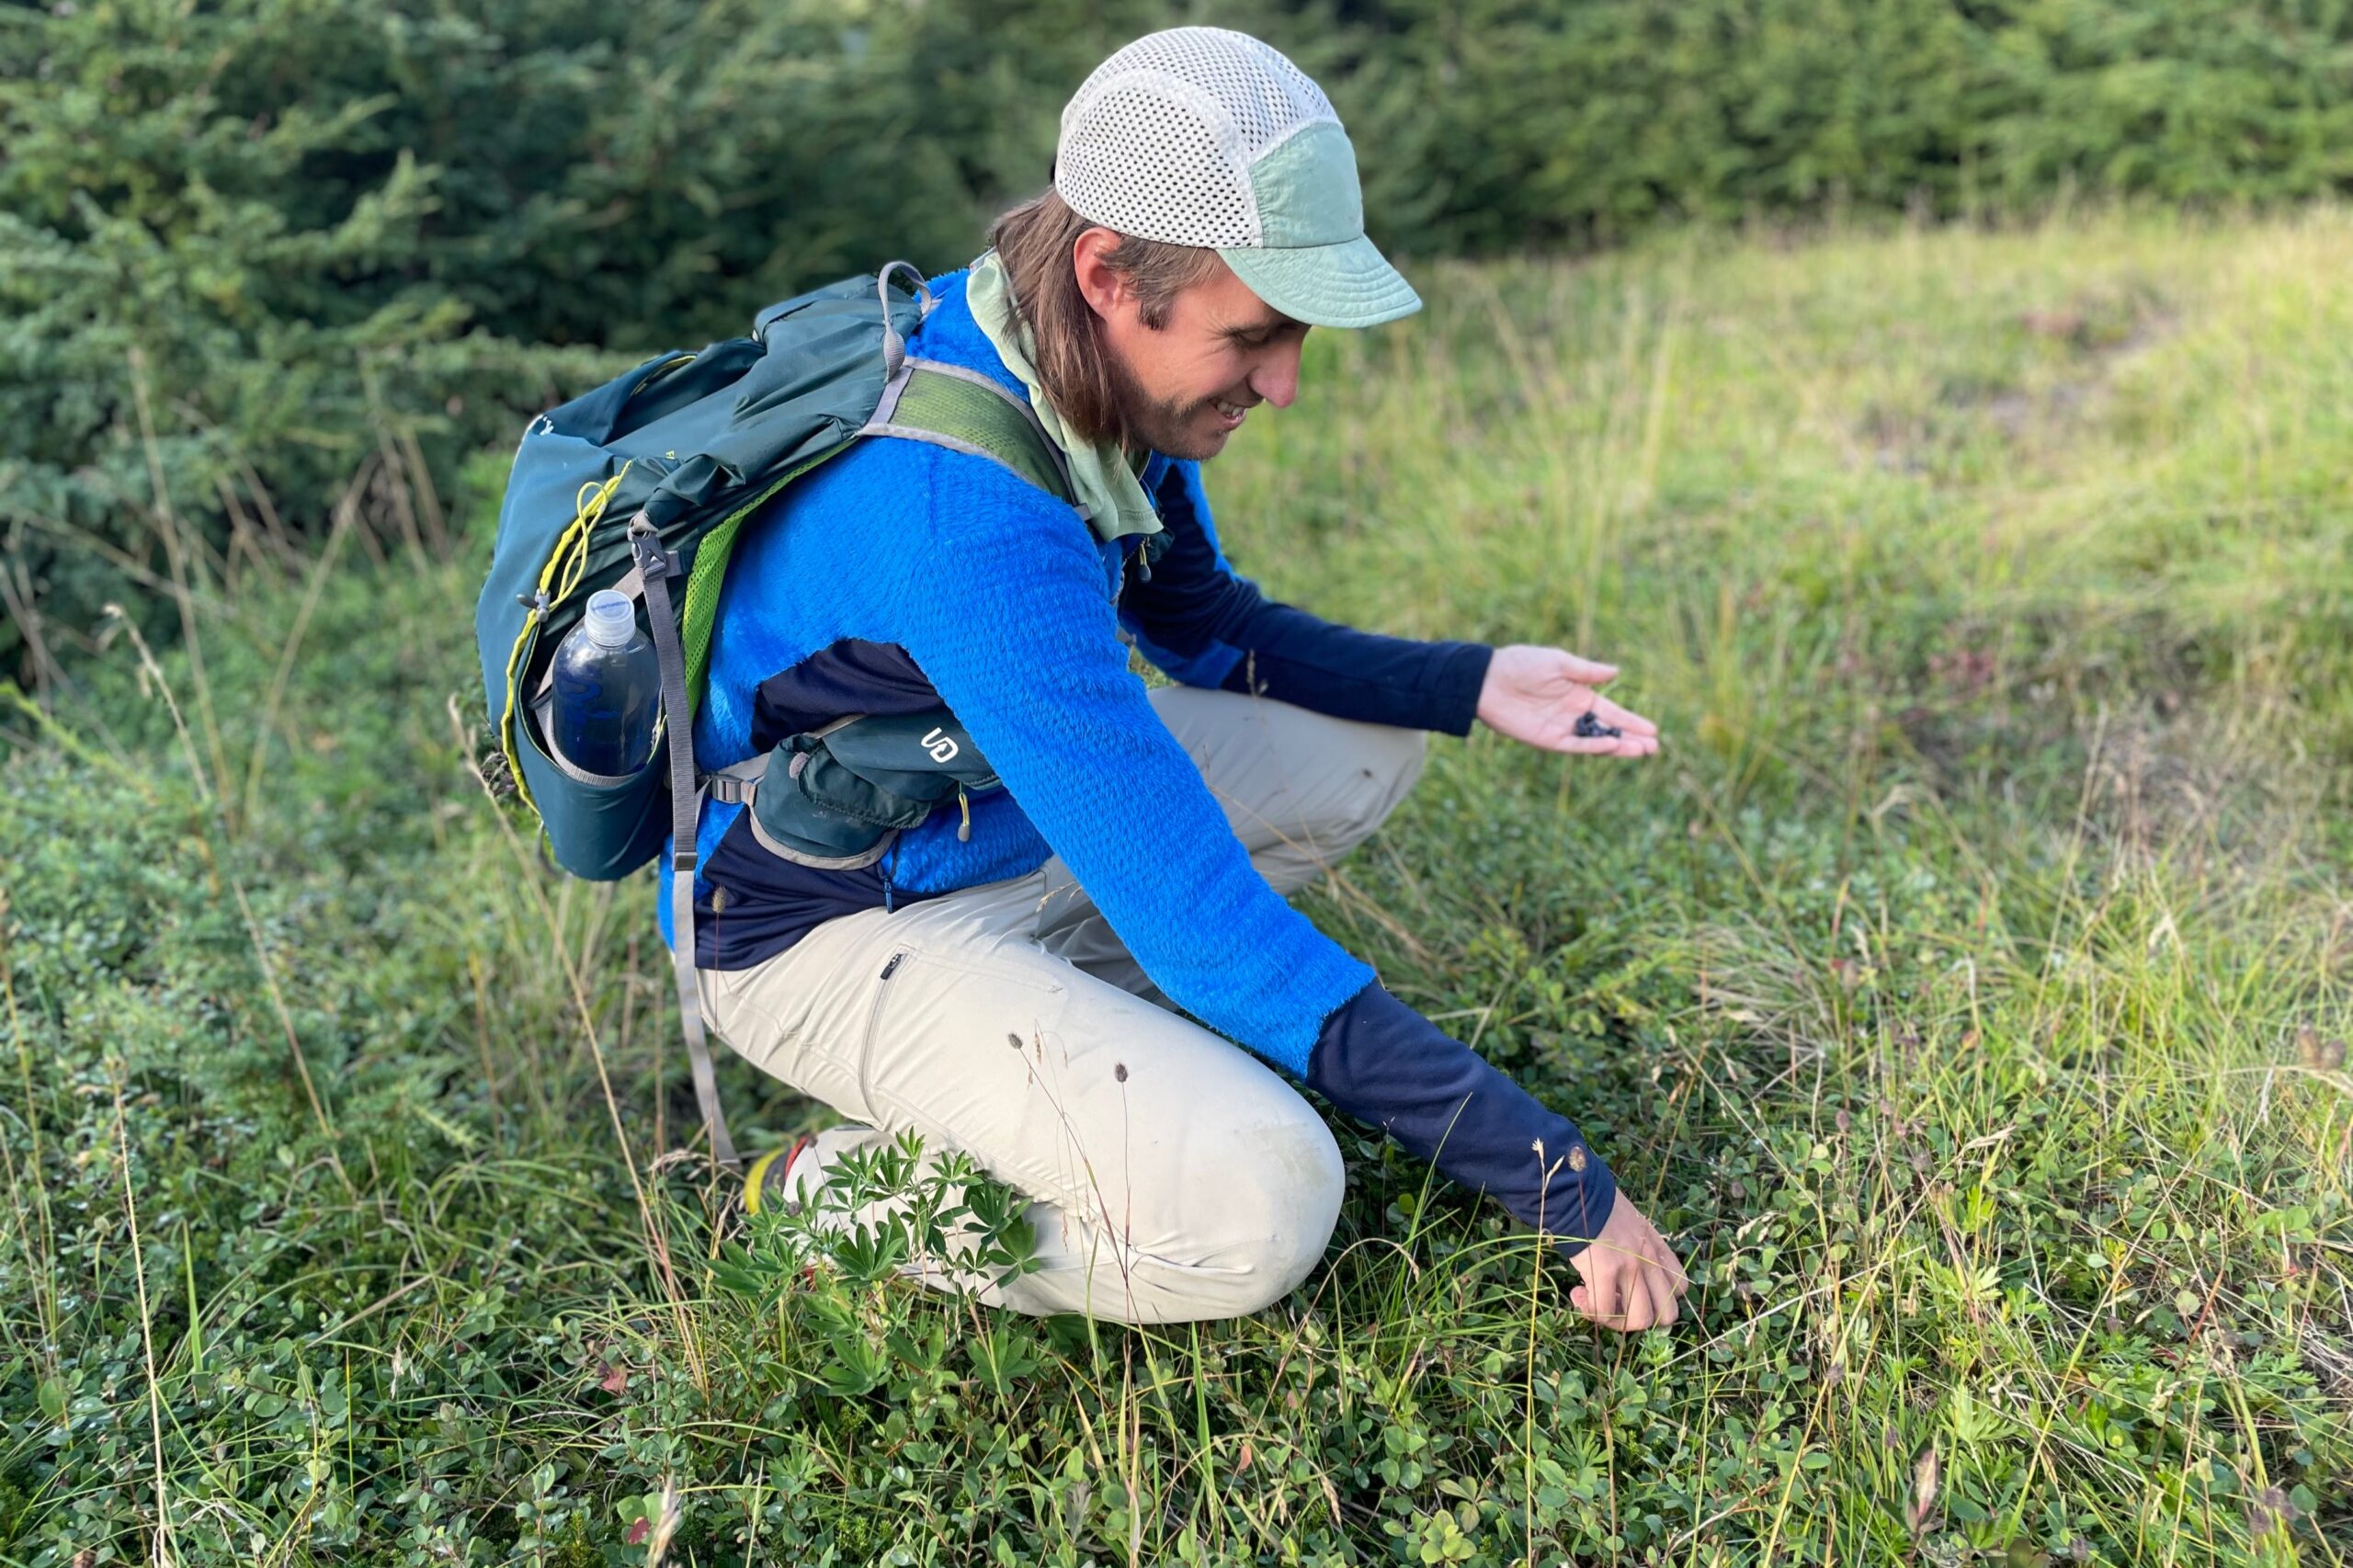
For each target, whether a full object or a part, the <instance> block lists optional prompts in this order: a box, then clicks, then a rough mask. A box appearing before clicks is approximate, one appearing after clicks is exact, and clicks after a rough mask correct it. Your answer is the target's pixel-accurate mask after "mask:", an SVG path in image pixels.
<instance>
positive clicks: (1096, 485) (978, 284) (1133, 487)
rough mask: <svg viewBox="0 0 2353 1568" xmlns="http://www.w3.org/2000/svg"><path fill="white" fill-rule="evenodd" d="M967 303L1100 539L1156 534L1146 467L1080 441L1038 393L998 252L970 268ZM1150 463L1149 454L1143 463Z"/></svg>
mask: <svg viewBox="0 0 2353 1568" xmlns="http://www.w3.org/2000/svg"><path fill="white" fill-rule="evenodd" d="M964 302H965V303H966V304H967V305H969V306H971V307H972V322H973V324H975V325H977V326H978V327H979V328H980V329H981V335H983V336H984V337H986V338H987V339H988V340H989V345H990V347H994V348H995V350H996V352H997V358H1000V359H1003V360H1004V361H1005V366H1006V369H1008V370H1011V371H1012V372H1013V373H1014V374H1015V375H1017V376H1018V377H1020V378H1021V384H1022V385H1023V386H1026V387H1028V388H1029V406H1030V407H1031V409H1032V410H1034V411H1035V412H1036V414H1037V415H1038V423H1039V424H1040V425H1041V426H1044V427H1045V431H1046V434H1047V435H1048V436H1049V437H1051V438H1052V440H1053V443H1054V445H1055V446H1057V447H1060V448H1061V449H1062V450H1063V458H1064V459H1065V460H1067V461H1068V462H1069V464H1070V481H1071V486H1072V488H1073V489H1074V490H1076V491H1077V492H1078V500H1079V505H1081V506H1085V507H1086V520H1087V523H1088V525H1089V526H1090V527H1092V528H1094V529H1095V535H1096V537H1097V539H1100V540H1104V541H1105V542H1106V543H1108V542H1109V541H1110V540H1115V539H1120V538H1121V537H1123V536H1125V535H1128V534H1156V533H1158V532H1159V531H1160V514H1159V513H1157V512H1155V511H1154V510H1153V507H1152V500H1151V498H1150V497H1149V496H1147V495H1145V494H1144V493H1143V483H1142V479H1141V478H1140V477H1139V476H1140V474H1141V473H1142V468H1143V464H1142V463H1137V464H1134V465H1133V466H1131V464H1130V460H1129V458H1128V456H1127V454H1126V453H1125V452H1123V451H1122V450H1120V444H1119V443H1118V442H1117V441H1082V440H1080V439H1079V438H1078V437H1075V436H1074V435H1072V434H1071V433H1070V431H1069V430H1067V429H1066V428H1064V427H1063V421H1062V416H1061V415H1058V414H1056V413H1055V412H1054V406H1053V403H1052V400H1051V399H1050V398H1048V397H1047V396H1046V394H1045V393H1044V392H1042V391H1040V388H1039V385H1038V367H1037V365H1036V363H1035V361H1034V359H1033V358H1032V357H1031V349H1032V348H1033V347H1034V346H1035V344H1036V342H1037V339H1036V338H1035V337H1033V336H1032V335H1030V332H1029V328H1028V327H1027V326H1025V325H1023V324H1021V321H1020V318H1019V317H1018V316H1017V315H1015V313H1014V310H1013V280H1012V279H1011V278H1007V277H1006V274H1005V264H1004V263H1003V262H1001V261H999V260H998V259H997V254H996V252H995V251H994V250H991V251H987V252H984V253H983V255H982V256H981V258H980V259H979V260H978V261H975V262H974V263H972V275H971V276H970V277H969V278H966V279H965V281H964ZM1144 461H1145V462H1150V461H1151V457H1150V455H1149V454H1146V456H1145V459H1144Z"/></svg>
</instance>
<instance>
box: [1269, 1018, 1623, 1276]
mask: <svg viewBox="0 0 2353 1568" xmlns="http://www.w3.org/2000/svg"><path fill="white" fill-rule="evenodd" d="M1307 1086H1308V1087H1309V1088H1311V1089H1313V1090H1314V1091H1315V1092H1316V1093H1317V1094H1320V1095H1322V1096H1324V1098H1325V1099H1327V1100H1330V1101H1331V1102H1332V1103H1333V1104H1334V1105H1335V1106H1336V1107H1338V1108H1340V1109H1341V1110H1344V1111H1346V1112H1347V1114H1348V1115H1350V1116H1353V1117H1355V1118H1357V1119H1358V1120H1361V1121H1369V1122H1371V1123H1373V1124H1374V1125H1376V1126H1378V1127H1380V1128H1381V1129H1382V1130H1383V1131H1386V1132H1387V1133H1388V1134H1389V1136H1390V1137H1392V1138H1393V1139H1395V1140H1396V1141H1397V1142H1398V1143H1399V1144H1400V1145H1402V1146H1403V1147H1404V1148H1405V1149H1406V1150H1408V1151H1409V1152H1411V1153H1415V1154H1417V1155H1419V1156H1421V1157H1422V1158H1423V1159H1426V1160H1427V1161H1429V1162H1430V1163H1431V1164H1432V1165H1436V1166H1437V1167H1438V1170H1439V1172H1440V1173H1441V1174H1443V1175H1444V1176H1447V1177H1448V1178H1449V1180H1452V1181H1456V1182H1460V1183H1461V1184H1462V1185H1463V1186H1465V1187H1477V1188H1480V1189H1482V1190H1483V1191H1485V1192H1487V1193H1488V1194H1489V1195H1491V1196H1492V1197H1494V1198H1495V1200H1496V1201H1497V1202H1499V1203H1501V1204H1502V1205H1503V1206H1504V1207H1505V1208H1506V1210H1509V1211H1510V1212H1511V1214H1512V1215H1513V1216H1514V1217H1515V1218H1517V1219H1519V1220H1522V1221H1526V1222H1527V1223H1529V1224H1530V1225H1534V1226H1536V1227H1537V1228H1538V1229H1540V1230H1541V1231H1543V1232H1544V1233H1546V1234H1548V1235H1551V1236H1552V1237H1554V1238H1556V1239H1557V1240H1558V1241H1559V1242H1560V1244H1561V1249H1562V1251H1563V1252H1564V1253H1567V1254H1570V1255H1574V1254H1576V1253H1578V1252H1581V1251H1583V1250H1584V1249H1585V1246H1586V1244H1587V1243H1588V1242H1590V1241H1591V1240H1592V1239H1593V1237H1594V1236H1595V1235H1597V1234H1598V1233H1599V1232H1600V1230H1601V1227H1602V1226H1603V1225H1605V1224H1607V1223H1608V1220H1609V1211H1610V1210H1611V1208H1612V1207H1613V1206H1615V1205H1616V1203H1617V1201H1618V1181H1617V1178H1616V1177H1615V1176H1611V1175H1610V1174H1609V1167H1608V1165H1606V1164H1604V1163H1603V1161H1602V1158H1601V1156H1600V1155H1599V1154H1597V1153H1594V1151H1593V1149H1592V1147H1591V1146H1590V1145H1588V1144H1587V1143H1586V1139H1585V1134H1584V1133H1582V1132H1580V1131H1577V1128H1576V1124H1575V1123H1574V1122H1573V1121H1571V1120H1570V1119H1568V1118H1567V1117H1565V1116H1563V1115H1561V1114H1559V1113H1558V1112H1557V1111H1552V1110H1547V1109H1546V1108H1544V1107H1543V1106H1542V1105H1541V1104H1540V1103H1539V1102H1538V1101H1537V1099H1536V1097H1535V1096H1532V1095H1530V1094H1529V1092H1528V1091H1527V1090H1525V1089H1523V1088H1521V1087H1520V1086H1519V1085H1517V1084H1515V1083H1513V1082H1512V1081H1511V1080H1510V1079H1509V1078H1507V1077H1506V1076H1505V1075H1504V1074H1502V1073H1501V1072H1499V1071H1498V1070H1497V1069H1496V1068H1495V1066H1493V1065H1492V1064H1491V1063H1489V1062H1487V1060H1486V1059H1485V1058H1484V1057H1482V1056H1481V1055H1480V1054H1479V1053H1478V1052H1477V1051H1472V1049H1471V1048H1470V1047H1469V1046H1467V1045H1464V1044H1463V1043H1462V1042H1461V1040H1455V1039H1454V1038H1452V1037H1451V1036H1449V1035H1448V1034H1447V1033H1446V1032H1445V1031H1444V1030H1443V1029H1440V1028H1438V1026H1437V1025H1436V1024H1433V1023H1431V1022H1430V1021H1429V1020H1428V1019H1427V1018H1425V1017H1422V1016H1421V1014H1419V1013H1417V1012H1415V1010H1414V1009H1413V1008H1411V1007H1408V1006H1405V1004H1404V1003H1403V1002H1400V1001H1399V1000H1397V998H1396V997H1394V996H1392V995H1391V994H1389V991H1388V989H1387V988H1386V987H1385V986H1383V985H1381V983H1380V982H1378V981H1375V982H1374V983H1371V984H1370V985H1368V986H1366V987H1365V988H1364V989H1363V990H1362V991H1360V992H1358V993H1357V994H1356V995H1355V996H1354V997H1352V998H1350V999H1349V1001H1348V1002H1347V1004H1346V1005H1345V1006H1341V1007H1340V1008H1338V1009H1337V1010H1336V1011H1335V1012H1334V1013H1333V1014H1332V1015H1331V1016H1330V1017H1327V1018H1326V1019H1324V1028H1323V1030H1322V1032H1321V1033H1320V1034H1319V1035H1318V1036H1317V1038H1316V1041H1315V1048H1314V1050H1313V1052H1312V1053H1311V1054H1310V1055H1309V1057H1308V1062H1307Z"/></svg>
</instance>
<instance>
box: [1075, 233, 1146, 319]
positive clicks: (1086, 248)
mask: <svg viewBox="0 0 2353 1568" xmlns="http://www.w3.org/2000/svg"><path fill="white" fill-rule="evenodd" d="M1119 248H1120V235H1119V233H1117V232H1116V231H1115V230H1111V229H1106V228H1102V227H1100V226H1097V227H1095V228H1091V229H1088V230H1086V232H1085V233H1081V234H1080V235H1079V236H1078V238H1077V239H1075V240H1073V241H1072V242H1071V247H1070V264H1071V269H1072V271H1073V272H1074V274H1075V275H1076V276H1077V278H1078V291H1079V293H1080V294H1082V295H1084V296H1085V297H1086V304H1087V308H1088V309H1089V310H1091V311H1093V312H1095V313H1096V314H1097V316H1099V317H1101V318H1102V319H1103V320H1105V321H1109V320H1111V319H1112V318H1113V317H1114V316H1117V315H1120V314H1121V313H1124V312H1129V311H1131V310H1133V309H1134V308H1135V307H1134V299H1133V296H1132V295H1131V293H1130V291H1129V289H1128V280H1127V278H1125V277H1124V276H1122V275H1121V274H1120V271H1119V270H1118V269H1117V268H1116V267H1112V266H1111V264H1110V259H1109V258H1110V256H1111V253H1112V252H1114V251H1116V250H1118V249H1119Z"/></svg>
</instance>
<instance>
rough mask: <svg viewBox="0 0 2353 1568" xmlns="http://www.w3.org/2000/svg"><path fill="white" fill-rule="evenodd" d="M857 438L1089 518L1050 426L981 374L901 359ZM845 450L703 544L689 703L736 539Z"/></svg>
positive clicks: (692, 589)
mask: <svg viewBox="0 0 2353 1568" xmlns="http://www.w3.org/2000/svg"><path fill="white" fill-rule="evenodd" d="M858 434H859V435H860V436H895V437H900V438H901V439H903V440H910V441H924V442H927V443H929V444H930V445H932V446H935V447H946V448H948V449H950V450H952V451H959V452H964V453H967V454H969V455H971V456H973V457H978V458H986V459H987V460H989V461H991V462H994V463H996V464H997V465H999V466H1000V467H1002V468H1006V469H1008V470H1010V471H1011V472H1013V473H1015V474H1016V475H1017V476H1018V477H1020V478H1021V479H1023V480H1025V481H1027V482H1028V483H1030V484H1033V485H1035V486H1037V487H1038V488H1039V489H1040V490H1042V491H1044V492H1046V494H1049V495H1052V496H1055V497H1056V498H1058V499H1060V500H1062V501H1063V502H1065V503H1067V504H1068V505H1070V506H1072V507H1074V509H1076V510H1077V512H1078V514H1079V516H1080V517H1081V518H1082V519H1084V518H1085V517H1086V508H1085V507H1084V506H1080V505H1079V501H1078V494H1077V492H1076V490H1075V489H1074V487H1073V486H1072V484H1071V479H1070V466H1069V463H1068V462H1067V460H1065V459H1064V458H1063V452H1062V449H1061V448H1060V447H1057V446H1056V445H1054V442H1053V437H1051V436H1048V435H1047V434H1046V430H1045V426H1042V425H1040V424H1039V423H1038V415H1037V414H1036V413H1035V412H1034V411H1032V410H1031V408H1030V406H1029V400H1028V399H1026V398H1024V397H1022V396H1021V395H1020V394H1019V393H1017V392H1011V391H1009V390H1007V389H1006V388H1005V387H1003V386H1000V385H999V384H997V383H996V382H995V381H991V380H990V379H989V378H988V377H986V376H984V375H983V374H982V373H981V372H980V371H978V370H972V369H965V368H964V367H963V366H961V365H949V364H943V363H941V362H940V361H938V360H936V359H917V358H913V357H907V358H902V359H900V360H899V362H898V363H897V364H896V366H894V367H893V369H892V374H891V377H890V380H889V381H887V382H886V383H885V384H884V386H883V388H882V399H881V402H880V403H877V404H876V405H875V408H874V416H873V418H871V419H870V420H869V421H867V424H866V426H865V428H864V429H862V430H860V431H858ZM848 445H850V443H849V442H844V443H842V445H841V446H837V447H835V448H834V449H832V450H831V451H827V452H824V453H823V454H821V455H819V456H818V457H816V458H813V459H812V460H810V461H808V462H806V463H803V464H802V465H801V466H800V467H798V468H796V469H794V470H793V471H792V472H790V473H787V474H785V475H784V476H783V477H781V478H779V480H778V481H777V482H776V483H773V484H771V485H769V486H768V487H767V489H766V490H764V491H762V492H761V493H760V494H758V495H757V496H756V497H755V498H754V499H753V500H752V501H751V502H750V503H749V504H748V505H746V506H742V507H739V508H738V509H737V510H736V511H735V512H733V514H732V515H730V516H729V517H727V518H726V520H725V521H723V522H722V523H720V524H719V525H718V526H717V527H715V528H712V529H711V530H710V533H709V534H708V535H706V536H705V537H704V539H703V541H702V545H701V547H700V548H699V550H698V551H696V552H695V561H694V569H693V571H692V572H691V573H690V574H688V578H687V597H686V604H685V607H684V608H683V609H682V611H681V612H680V621H681V625H680V628H679V636H680V641H681V642H684V644H685V646H686V654H687V691H688V699H689V701H693V702H698V703H699V700H700V699H701V696H702V685H703V676H704V675H705V674H706V672H707V671H708V670H709V668H710V636H711V627H712V623H713V622H714V621H715V620H716V619H717V617H718V614H719V589H720V585H721V584H722V582H724V581H725V579H726V575H727V562H728V558H729V557H730V556H732V555H733V553H734V551H735V536H736V534H737V533H738V532H739V531H740V530H741V529H742V528H743V526H744V519H745V518H746V517H750V516H751V515H752V514H753V513H754V512H756V511H758V510H759V509H760V507H761V506H764V505H766V504H767V502H768V501H769V500H770V499H771V498H772V497H774V496H775V495H776V494H777V493H778V492H779V491H780V490H782V489H783V488H784V487H785V486H786V485H788V484H790V483H792V482H793V481H794V480H796V479H798V478H800V477H801V475H802V474H804V473H806V472H809V471H810V470H811V469H813V468H814V467H816V466H817V464H819V463H821V462H823V461H824V460H825V459H826V458H829V457H832V456H833V455H834V453H835V452H838V451H841V450H843V449H845V448H847V446H848Z"/></svg>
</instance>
